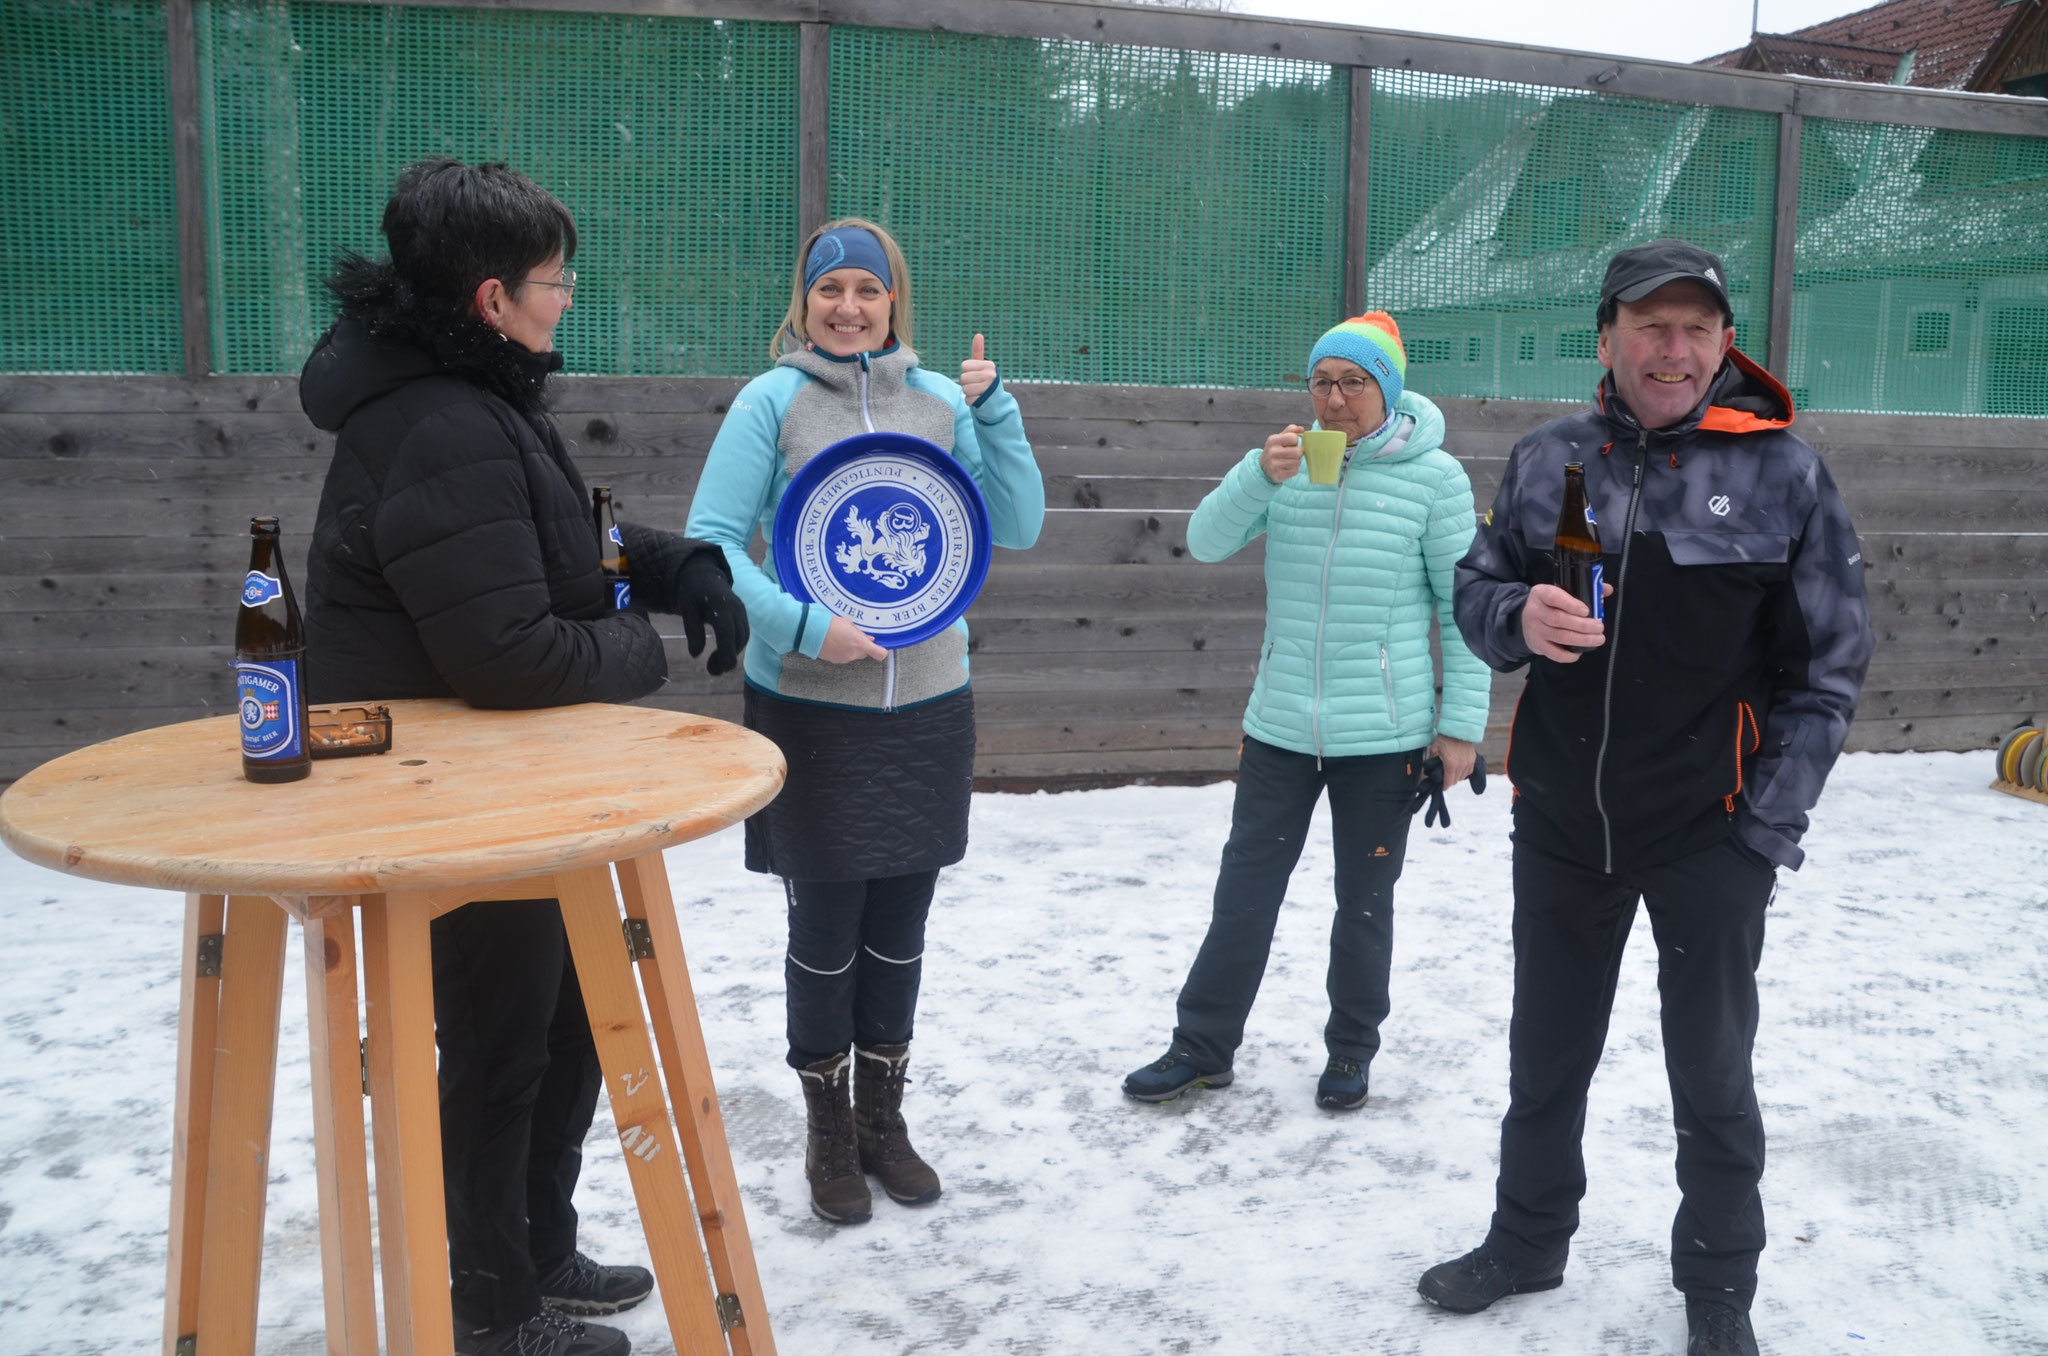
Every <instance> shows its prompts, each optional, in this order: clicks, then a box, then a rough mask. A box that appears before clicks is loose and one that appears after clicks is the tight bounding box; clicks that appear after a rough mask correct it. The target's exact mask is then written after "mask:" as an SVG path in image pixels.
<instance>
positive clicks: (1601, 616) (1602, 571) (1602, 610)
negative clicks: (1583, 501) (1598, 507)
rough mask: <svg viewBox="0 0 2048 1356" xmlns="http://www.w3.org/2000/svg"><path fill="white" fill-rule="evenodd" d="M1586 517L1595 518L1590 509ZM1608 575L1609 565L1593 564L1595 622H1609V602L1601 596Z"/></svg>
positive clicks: (1598, 561)
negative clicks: (1602, 581) (1602, 586)
mask: <svg viewBox="0 0 2048 1356" xmlns="http://www.w3.org/2000/svg"><path fill="white" fill-rule="evenodd" d="M1586 516H1587V517H1588V518H1590V517H1592V516H1593V514H1592V511H1591V510H1590V509H1589V510H1587V512H1586ZM1606 573H1607V563H1606V562H1605V561H1601V560H1596V561H1594V562H1593V620H1594V621H1606V620H1607V600H1606V599H1605V598H1603V597H1602V596H1601V594H1602V592H1604V590H1602V589H1601V587H1600V581H1601V579H1602V578H1603V577H1604V576H1605V575H1606Z"/></svg>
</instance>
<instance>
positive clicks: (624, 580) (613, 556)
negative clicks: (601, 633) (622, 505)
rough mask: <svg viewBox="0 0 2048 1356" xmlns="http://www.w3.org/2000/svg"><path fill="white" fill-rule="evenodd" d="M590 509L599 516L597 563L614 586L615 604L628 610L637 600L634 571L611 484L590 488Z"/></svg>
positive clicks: (612, 586)
mask: <svg viewBox="0 0 2048 1356" xmlns="http://www.w3.org/2000/svg"><path fill="white" fill-rule="evenodd" d="M590 511H591V512H592V513H593V514H595V515H596V517H597V564H598V568H599V569H601V570H603V571H604V581H605V583H607V584H609V585H611V589H612V606H613V607H615V608H617V609H618V610H619V611H621V612H624V611H625V610H626V607H627V605H628V604H630V603H631V602H632V601H633V572H632V570H631V569H630V568H629V567H628V566H627V563H626V542H625V539H624V538H622V537H620V536H619V520H618V519H617V518H616V517H614V516H613V514H612V492H611V489H610V487H609V486H605V485H593V486H591V487H590Z"/></svg>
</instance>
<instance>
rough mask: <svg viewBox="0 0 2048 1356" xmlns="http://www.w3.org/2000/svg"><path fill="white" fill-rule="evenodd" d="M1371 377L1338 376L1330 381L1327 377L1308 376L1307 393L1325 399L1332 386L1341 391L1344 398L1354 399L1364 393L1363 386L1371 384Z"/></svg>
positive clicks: (1318, 398)
mask: <svg viewBox="0 0 2048 1356" xmlns="http://www.w3.org/2000/svg"><path fill="white" fill-rule="evenodd" d="M1372 384H1373V382H1372V378H1371V377H1339V378H1338V379H1337V380H1336V381H1331V380H1330V379H1329V378H1328V377H1310V378H1309V379H1308V393H1309V394H1310V395H1312V396H1314V397H1315V398H1316V399H1317V400H1327V399H1328V398H1329V395H1330V391H1331V390H1332V388H1334V389H1336V390H1339V391H1342V392H1343V393H1344V398H1345V399H1346V400H1356V399H1358V398H1359V397H1360V396H1362V395H1364V394H1365V388H1366V387H1368V386H1370V385H1372Z"/></svg>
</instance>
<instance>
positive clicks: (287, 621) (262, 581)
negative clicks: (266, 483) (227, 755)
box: [235, 518, 313, 782]
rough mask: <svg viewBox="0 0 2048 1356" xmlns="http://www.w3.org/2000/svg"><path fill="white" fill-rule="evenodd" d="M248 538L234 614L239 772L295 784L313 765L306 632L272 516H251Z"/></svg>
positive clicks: (255, 778)
mask: <svg viewBox="0 0 2048 1356" xmlns="http://www.w3.org/2000/svg"><path fill="white" fill-rule="evenodd" d="M249 538H250V541H249V574H248V576H247V577H246V578H245V579H244V580H243V581H242V605H241V607H240V609H238V610H237V612H236V614H235V696H236V705H237V706H238V707H240V709H241V715H242V775H243V776H244V777H247V778H248V779H249V780H250V781H252V782H295V781H297V780H298V779H299V778H301V777H303V776H305V775H306V774H307V773H309V772H311V771H312V770H313V758H312V754H311V752H310V751H309V750H308V748H307V744H306V687H305V663H306V631H305V627H304V625H303V624H302V623H301V622H300V621H299V601H298V599H297V598H295V597H293V596H292V581H291V579H290V577H289V576H287V575H286V574H285V571H284V553H283V552H282V551H281V550H280V549H279V548H278V541H277V519H275V518H252V519H250V520H249Z"/></svg>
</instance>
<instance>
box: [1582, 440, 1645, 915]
mask: <svg viewBox="0 0 2048 1356" xmlns="http://www.w3.org/2000/svg"><path fill="white" fill-rule="evenodd" d="M1649 462H1650V431H1649V430H1648V429H1644V430H1642V431H1641V432H1639V433H1638V434H1636V472H1635V483H1634V484H1632V485H1630V486H1629V491H1628V518H1627V520H1626V521H1625V522H1624V523H1623V524H1622V528H1621V568H1620V569H1619V570H1617V571H1615V574H1614V613H1613V617H1614V620H1613V622H1612V624H1611V625H1610V626H1609V627H1608V630H1607V682H1606V684H1605V689H1604V691H1602V693H1601V696H1600V751H1599V752H1598V753H1597V754H1595V755H1594V756H1593V808H1594V809H1595V810H1597V811H1599V814H1600V841H1601V844H1602V846H1603V847H1604V848H1605V850H1606V857H1605V862H1604V866H1603V869H1604V870H1605V871H1606V873H1607V874H1608V875H1610V876H1611V875H1613V874H1614V823H1613V821H1612V820H1610V819H1609V818H1608V817H1607V796H1606V793H1605V791H1604V790H1603V789H1602V786H1601V781H1602V779H1603V778H1604V777H1605V776H1606V771H1607V740H1608V736H1609V735H1611V734H1612V733H1613V732H1614V666H1615V656H1616V655H1618V654H1619V653H1620V652H1621V591H1622V589H1623V588H1625V587H1627V585H1628V549H1629V546H1630V545H1631V544H1632V543H1633V542H1634V540H1635V535H1636V506H1637V505H1638V504H1640V503H1641V502H1642V498H1643V467H1645V466H1647V465H1649Z"/></svg>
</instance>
